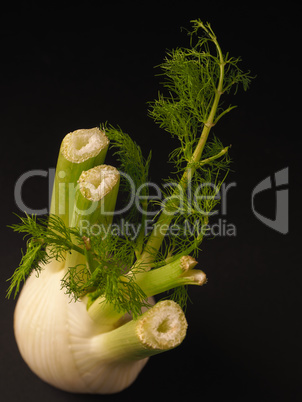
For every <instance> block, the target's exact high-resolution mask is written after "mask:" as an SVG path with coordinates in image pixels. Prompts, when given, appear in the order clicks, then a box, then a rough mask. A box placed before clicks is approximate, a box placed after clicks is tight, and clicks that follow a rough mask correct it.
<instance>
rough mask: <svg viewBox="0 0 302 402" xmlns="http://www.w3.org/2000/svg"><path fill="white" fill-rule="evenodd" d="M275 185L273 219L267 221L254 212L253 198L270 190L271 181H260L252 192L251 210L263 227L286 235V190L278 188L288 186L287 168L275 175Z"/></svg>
mask: <svg viewBox="0 0 302 402" xmlns="http://www.w3.org/2000/svg"><path fill="white" fill-rule="evenodd" d="M275 184H276V204H275V205H276V207H275V211H276V212H275V219H269V218H267V217H265V216H264V215H262V214H260V213H259V212H257V211H256V210H255V206H254V198H255V195H256V194H259V193H261V192H262V191H265V190H269V189H271V188H272V179H271V177H267V178H266V179H264V180H262V181H261V182H260V183H259V184H257V186H256V187H255V188H254V190H253V192H252V210H253V213H254V215H255V216H256V217H257V218H258V219H259V220H260V221H261V222H263V223H264V224H265V225H267V226H269V227H270V228H272V229H274V230H276V231H277V232H280V233H282V234H286V233H288V189H279V190H278V187H279V186H284V185H287V184H288V168H285V169H282V170H279V171H278V172H276V173H275Z"/></svg>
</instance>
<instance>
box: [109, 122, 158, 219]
mask: <svg viewBox="0 0 302 402" xmlns="http://www.w3.org/2000/svg"><path fill="white" fill-rule="evenodd" d="M105 131H106V135H107V137H108V138H109V140H110V146H111V148H115V153H114V155H115V156H116V158H117V161H118V162H119V164H120V166H119V169H120V171H121V172H122V178H121V186H122V188H123V189H124V190H125V194H128V196H130V195H129V194H131V192H133V190H137V189H138V188H140V187H141V194H142V195H143V196H145V197H146V196H147V195H148V186H145V184H146V183H147V182H148V174H149V165H150V161H151V152H150V153H149V155H148V157H147V158H144V156H143V154H142V151H141V148H140V147H139V146H138V145H137V144H136V143H135V141H133V140H132V139H131V137H130V136H129V135H128V134H126V133H124V132H123V131H122V130H121V129H120V128H118V129H116V128H114V127H112V126H108V127H106V128H105ZM124 174H126V175H125V177H124ZM131 186H133V187H131ZM127 201H128V200H127ZM146 207H147V206H146V205H144V206H143V208H146ZM136 213H137V208H134V209H131V211H130V214H132V215H135V214H136Z"/></svg>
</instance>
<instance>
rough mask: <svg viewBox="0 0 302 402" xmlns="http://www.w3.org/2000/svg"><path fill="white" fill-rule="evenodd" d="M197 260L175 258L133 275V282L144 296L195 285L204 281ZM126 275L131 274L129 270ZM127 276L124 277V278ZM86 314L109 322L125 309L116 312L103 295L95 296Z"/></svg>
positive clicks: (117, 317) (100, 320)
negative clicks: (160, 265)
mask: <svg viewBox="0 0 302 402" xmlns="http://www.w3.org/2000/svg"><path fill="white" fill-rule="evenodd" d="M196 264H197V261H196V260H195V259H194V258H192V257H190V256H182V257H180V258H178V259H177V260H175V261H173V262H171V263H169V264H167V265H164V266H163V267H160V268H157V269H153V270H151V271H149V272H141V273H138V274H136V275H135V282H136V283H137V284H138V285H139V286H140V288H141V289H142V291H143V292H144V294H145V295H146V297H147V298H148V297H152V296H155V295H157V294H159V293H163V292H166V291H168V290H170V289H174V288H176V287H178V286H184V285H197V286H201V285H203V284H205V283H206V280H207V279H206V274H205V273H204V272H203V271H201V270H196V269H194V267H195V266H196ZM127 275H128V276H131V275H132V272H131V271H130V272H129V273H128V274H127ZM126 278H127V277H125V279H126ZM87 310H88V314H89V316H90V317H91V318H92V319H93V320H94V321H95V322H102V321H108V322H110V323H111V324H114V323H116V322H118V320H119V319H121V318H122V317H123V315H124V314H125V313H126V311H120V312H117V311H116V310H115V309H114V307H113V306H112V305H111V304H108V303H106V302H105V299H104V298H103V297H99V298H97V299H96V300H95V301H94V302H93V303H92V304H91V305H90V304H88V309H87Z"/></svg>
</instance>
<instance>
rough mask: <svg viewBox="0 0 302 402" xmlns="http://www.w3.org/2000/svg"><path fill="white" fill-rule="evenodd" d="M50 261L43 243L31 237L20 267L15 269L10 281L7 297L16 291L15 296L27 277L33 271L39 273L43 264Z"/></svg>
mask: <svg viewBox="0 0 302 402" xmlns="http://www.w3.org/2000/svg"><path fill="white" fill-rule="evenodd" d="M47 262H48V256H47V253H46V251H45V248H44V247H43V245H42V244H41V243H39V242H36V241H34V240H32V239H30V240H29V241H28V242H27V250H26V253H25V254H23V255H22V259H21V262H20V265H19V267H18V268H17V269H16V270H15V272H14V273H13V275H12V277H11V278H9V279H8V280H9V281H10V286H9V288H8V291H7V298H9V297H10V296H11V295H12V293H13V291H14V290H15V291H14V298H15V297H16V296H17V294H18V292H19V291H20V286H21V284H22V282H25V280H26V279H27V277H28V276H29V275H30V274H31V273H32V272H33V271H36V273H37V274H38V275H39V273H40V271H41V269H42V268H41V265H43V264H46V263H47Z"/></svg>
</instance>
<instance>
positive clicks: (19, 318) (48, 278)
mask: <svg viewBox="0 0 302 402" xmlns="http://www.w3.org/2000/svg"><path fill="white" fill-rule="evenodd" d="M64 274H65V272H64V264H63V266H62V264H60V263H58V262H57V261H52V262H51V263H50V264H49V265H47V266H46V267H45V269H44V270H43V271H42V272H41V274H40V276H39V277H36V275H34V274H32V275H31V276H30V277H29V278H28V279H27V281H26V283H25V285H24V287H23V289H22V291H21V294H20V296H19V299H18V302H17V305H16V309H15V316H14V329H15V336H16V341H17V344H18V347H19V350H20V353H21V355H22V357H23V359H24V360H25V362H26V363H27V364H28V366H29V367H30V368H31V370H32V371H33V372H34V373H36V374H37V375H38V376H39V377H40V378H41V379H43V380H44V381H46V382H47V383H49V384H51V385H53V386H55V387H57V388H60V389H62V390H65V391H69V392H77V393H102V394H106V393H114V392H119V391H121V390H123V389H124V388H126V387H128V386H129V385H130V384H131V383H132V382H133V381H134V380H135V379H136V377H137V375H138V374H139V372H140V371H141V369H142V368H143V367H144V365H145V364H146V362H147V360H148V357H144V356H148V355H151V354H155V353H159V352H160V351H163V350H167V349H171V348H172V347H175V346H177V345H178V344H179V343H180V342H181V341H182V340H183V338H184V336H185V333H186V320H185V317H184V315H183V313H182V311H181V309H180V308H179V307H178V305H177V304H176V303H174V302H171V301H165V302H162V303H159V304H157V305H156V306H155V307H153V308H156V309H157V313H156V314H155V315H154V316H152V315H151V312H152V309H151V310H149V312H147V313H145V314H144V315H143V316H141V317H143V318H140V319H138V320H137V321H132V322H128V324H127V323H124V320H121V321H120V324H119V325H121V324H122V325H121V326H120V327H119V328H118V329H122V331H123V333H124V334H126V333H127V334H128V330H127V325H128V326H129V323H130V324H133V323H135V325H134V327H135V328H132V329H131V328H130V332H133V334H132V336H133V337H134V338H135V337H136V338H137V339H134V341H133V344H132V345H127V343H128V342H129V339H130V340H131V336H128V337H127V338H125V337H124V336H123V333H122V332H121V331H120V332H121V333H120V334H118V333H116V332H117V328H116V325H117V324H115V325H113V324H110V325H108V324H106V322H105V323H102V322H95V321H94V320H93V319H92V318H90V316H89V315H88V313H87V308H86V303H85V302H84V301H77V302H73V301H70V298H69V296H68V295H66V294H65V293H64V291H62V290H61V279H62V277H63V275H64ZM160 306H162V307H161V308H159V307H160ZM148 314H149V315H148ZM142 320H143V321H144V323H143V325H139V323H141V322H142ZM126 321H128V320H126ZM123 339H124V343H125V344H123Z"/></svg>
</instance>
